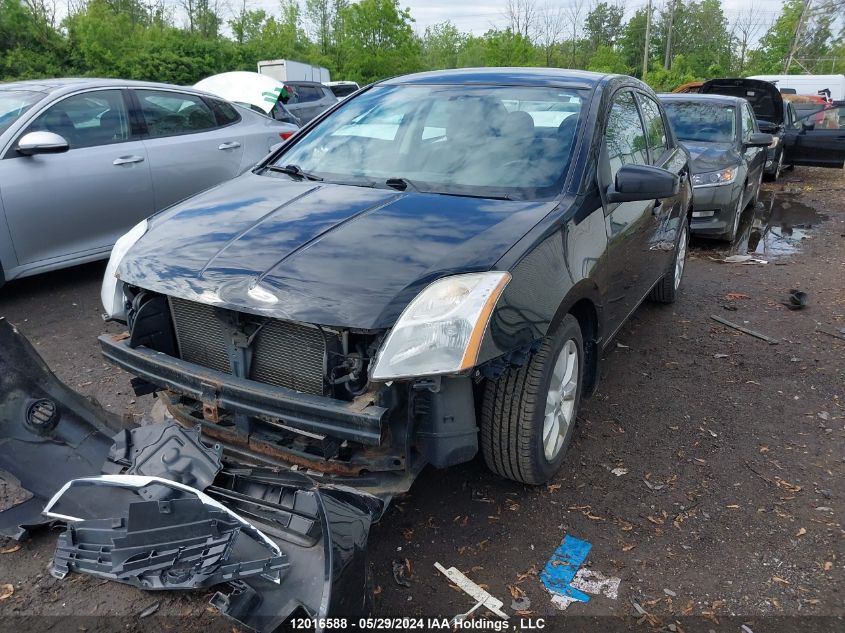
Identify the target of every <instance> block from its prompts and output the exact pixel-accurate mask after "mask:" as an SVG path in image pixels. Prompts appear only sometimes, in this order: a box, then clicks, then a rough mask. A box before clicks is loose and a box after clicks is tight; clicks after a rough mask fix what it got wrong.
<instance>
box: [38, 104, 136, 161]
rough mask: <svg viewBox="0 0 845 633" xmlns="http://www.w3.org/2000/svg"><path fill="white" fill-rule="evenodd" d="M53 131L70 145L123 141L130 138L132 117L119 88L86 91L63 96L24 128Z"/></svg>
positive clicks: (71, 147) (92, 144) (88, 145)
mask: <svg viewBox="0 0 845 633" xmlns="http://www.w3.org/2000/svg"><path fill="white" fill-rule="evenodd" d="M35 131H43V132H53V133H54V134H58V135H59V136H61V137H63V138H64V139H65V140H66V141H67V142H68V145H69V146H70V149H80V148H82V147H94V146H96V145H110V144H112V143H120V142H122V141H125V140H127V139H128V138H129V118H128V116H127V113H126V108H125V107H124V104H123V95H122V94H121V92H120V90H97V91H93V92H83V93H81V94H78V95H73V96H72V97H68V98H66V99H62V100H61V101H59V102H58V103H56V104H54V105H52V106H50V108H49V109H48V110H47V111H46V112H44V114H42V115H40V116H39V117H38V118H37V119H35V121H33V122H32V124H31V125H30V126H29V128H28V129H27V130H26V131H25V132H24V133H26V132H35Z"/></svg>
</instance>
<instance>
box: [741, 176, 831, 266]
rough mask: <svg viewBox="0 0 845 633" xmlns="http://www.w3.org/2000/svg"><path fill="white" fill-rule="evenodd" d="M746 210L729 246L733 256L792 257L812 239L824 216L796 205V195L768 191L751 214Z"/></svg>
mask: <svg viewBox="0 0 845 633" xmlns="http://www.w3.org/2000/svg"><path fill="white" fill-rule="evenodd" d="M749 211H750V210H747V211H746V213H745V217H743V218H742V222H741V224H740V230H739V235H738V236H737V239H736V241H735V242H734V243H733V245H732V246H731V254H733V255H745V254H749V255H760V256H765V257H767V258H775V257H782V256H784V255H792V254H793V253H796V252H798V251H799V250H801V248H802V243H803V242H804V240H806V239H807V238H809V237H811V236H812V234H813V232H814V228H816V227H817V226H818V225H819V224H820V223H821V222H824V221H825V220H827V216H826V215H824V214H822V213H819V212H818V211H816V210H815V209H813V208H812V207H808V206H807V205H806V204H803V203H801V202H798V200H797V199H796V196H794V195H790V194H784V193H778V192H770V193H769V195H768V197H766V198H763V199H761V201H760V202H759V203H758V204H757V208H755V209H754V212H753V213H749Z"/></svg>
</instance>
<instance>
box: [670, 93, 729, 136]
mask: <svg viewBox="0 0 845 633" xmlns="http://www.w3.org/2000/svg"><path fill="white" fill-rule="evenodd" d="M663 106H664V107H665V108H666V114H668V115H669V120H670V121H671V122H672V127H673V128H674V130H675V136H677V137H678V139H679V140H681V141H692V142H699V143H733V142H734V141H735V140H736V110H735V108H734V107H733V106H729V105H721V104H718V103H702V102H700V101H699V102H696V101H674V100H668V99H667V100H666V101H664V102H663Z"/></svg>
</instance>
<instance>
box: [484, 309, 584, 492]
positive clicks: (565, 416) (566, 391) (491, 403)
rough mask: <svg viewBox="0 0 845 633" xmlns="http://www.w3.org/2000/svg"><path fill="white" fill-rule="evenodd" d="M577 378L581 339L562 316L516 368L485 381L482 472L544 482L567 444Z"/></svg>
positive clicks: (580, 370) (579, 376) (575, 325)
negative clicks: (525, 360) (537, 346)
mask: <svg viewBox="0 0 845 633" xmlns="http://www.w3.org/2000/svg"><path fill="white" fill-rule="evenodd" d="M583 376H584V338H583V335H582V334H581V327H580V326H579V325H578V321H577V320H576V319H575V317H573V316H572V315H571V314H567V315H566V316H565V317H564V319H563V321H562V322H561V324H560V326H559V327H558V328H557V329H556V330H555V332H554V333H553V334H549V335H547V336H546V337H545V338H543V340H542V343H541V344H540V347H539V349H538V350H537V351H536V352H534V353H533V354H532V355H531V357H530V358H529V360H528V361H527V362H526V363H525V364H524V365H523V366H522V367H509V368H507V369H506V370H505V371H504V372H503V373H502V374H501V375H500V376H499V377H498V378H497V379H496V380H490V381H488V383H487V386H486V388H485V390H484V399H483V404H482V409H481V452H482V454H483V455H484V461H485V462H486V463H487V466H488V468H490V470H492V471H493V472H494V473H497V474H498V475H501V476H502V477H506V478H508V479H512V480H514V481H518V482H521V483H524V484H535V485H536V484H543V483H546V482H547V481H549V479H551V478H552V477H553V476H554V474H555V473H556V472H557V471H558V469H559V468H560V466H561V464H562V463H563V457H564V455H565V453H566V449H567V447H568V446H569V442H570V441H571V439H572V432H573V431H574V429H575V416H576V415H577V413H578V406H579V404H580V402H581V387H582V383H583Z"/></svg>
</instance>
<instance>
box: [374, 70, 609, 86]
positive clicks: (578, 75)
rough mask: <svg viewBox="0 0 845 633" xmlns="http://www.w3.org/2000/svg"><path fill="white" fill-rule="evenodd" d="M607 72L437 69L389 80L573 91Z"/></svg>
mask: <svg viewBox="0 0 845 633" xmlns="http://www.w3.org/2000/svg"><path fill="white" fill-rule="evenodd" d="M605 77H608V75H607V74H606V73H594V72H588V71H585V70H569V69H566V68H522V67H519V68H455V69H450V70H435V71H429V72H423V73H414V74H412V75H402V76H399V77H393V78H391V79H386V80H384V81H383V82H382V83H384V84H389V85H413V84H469V83H476V84H487V85H512V86H548V85H562V86H567V87H573V88H592V87H593V86H595V85H596V84H597V83H599V82H600V81H601V80H602V79H604V78H605Z"/></svg>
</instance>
